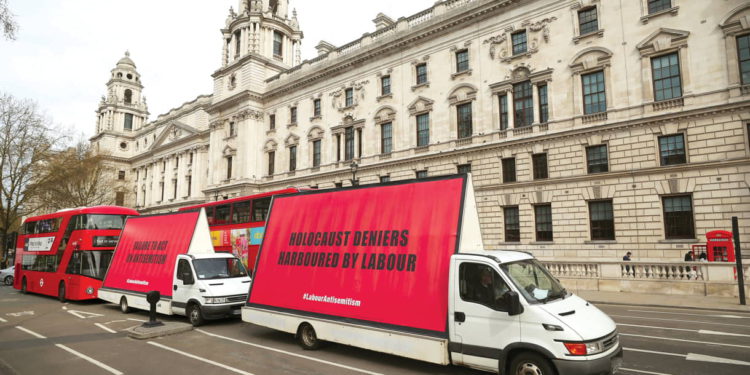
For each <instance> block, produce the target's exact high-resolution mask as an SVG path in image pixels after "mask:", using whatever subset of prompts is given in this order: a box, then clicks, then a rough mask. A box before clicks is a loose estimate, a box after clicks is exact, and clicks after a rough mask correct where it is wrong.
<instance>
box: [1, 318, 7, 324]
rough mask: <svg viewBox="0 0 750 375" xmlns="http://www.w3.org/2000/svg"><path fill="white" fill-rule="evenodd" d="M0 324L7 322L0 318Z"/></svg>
mask: <svg viewBox="0 0 750 375" xmlns="http://www.w3.org/2000/svg"><path fill="white" fill-rule="evenodd" d="M0 322H2V323H8V321H7V320H5V319H3V318H0Z"/></svg>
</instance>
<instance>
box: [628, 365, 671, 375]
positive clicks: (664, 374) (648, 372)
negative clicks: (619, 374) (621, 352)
mask: <svg viewBox="0 0 750 375" xmlns="http://www.w3.org/2000/svg"><path fill="white" fill-rule="evenodd" d="M620 371H629V372H637V373H639V374H649V375H672V374H667V373H664V372H653V371H643V370H636V369H632V368H625V367H620Z"/></svg>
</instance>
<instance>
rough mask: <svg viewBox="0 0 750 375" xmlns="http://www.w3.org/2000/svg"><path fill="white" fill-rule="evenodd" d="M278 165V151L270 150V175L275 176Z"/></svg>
mask: <svg viewBox="0 0 750 375" xmlns="http://www.w3.org/2000/svg"><path fill="white" fill-rule="evenodd" d="M275 166H276V152H275V151H269V152H268V175H269V176H273V174H274V173H275V172H274V167H275Z"/></svg>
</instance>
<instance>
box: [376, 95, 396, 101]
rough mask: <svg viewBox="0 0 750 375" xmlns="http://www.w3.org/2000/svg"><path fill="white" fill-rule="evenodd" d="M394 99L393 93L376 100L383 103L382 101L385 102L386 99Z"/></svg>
mask: <svg viewBox="0 0 750 375" xmlns="http://www.w3.org/2000/svg"><path fill="white" fill-rule="evenodd" d="M392 98H393V93H390V94H385V95H380V96H378V97H377V98H375V99H376V100H377V101H381V100H384V99H392Z"/></svg>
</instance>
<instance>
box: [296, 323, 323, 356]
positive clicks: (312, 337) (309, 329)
mask: <svg viewBox="0 0 750 375" xmlns="http://www.w3.org/2000/svg"><path fill="white" fill-rule="evenodd" d="M297 342H298V343H299V346H301V347H302V349H305V350H315V349H318V348H320V340H318V335H316V334H315V328H313V326H312V325H310V324H309V323H302V325H300V326H299V329H298V330H297Z"/></svg>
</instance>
